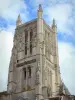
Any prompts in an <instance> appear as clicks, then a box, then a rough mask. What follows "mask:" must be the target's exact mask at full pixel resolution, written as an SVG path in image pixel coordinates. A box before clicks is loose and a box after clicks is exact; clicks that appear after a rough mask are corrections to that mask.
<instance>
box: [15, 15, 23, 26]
mask: <svg viewBox="0 0 75 100" xmlns="http://www.w3.org/2000/svg"><path fill="white" fill-rule="evenodd" d="M21 24H22V21H21V17H20V14H19V15H18V18H17V21H16V26H19V25H21Z"/></svg>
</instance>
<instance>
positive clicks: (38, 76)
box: [36, 62, 41, 84]
mask: <svg viewBox="0 0 75 100" xmlns="http://www.w3.org/2000/svg"><path fill="white" fill-rule="evenodd" d="M40 71H41V70H40V62H37V69H36V84H39V83H40Z"/></svg>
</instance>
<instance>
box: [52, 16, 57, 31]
mask: <svg viewBox="0 0 75 100" xmlns="http://www.w3.org/2000/svg"><path fill="white" fill-rule="evenodd" d="M56 28H57V26H56V23H55V19H54V18H53V21H52V29H53V31H55V32H56Z"/></svg>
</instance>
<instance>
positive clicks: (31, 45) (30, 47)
mask: <svg viewBox="0 0 75 100" xmlns="http://www.w3.org/2000/svg"><path fill="white" fill-rule="evenodd" d="M30 54H32V44H30Z"/></svg>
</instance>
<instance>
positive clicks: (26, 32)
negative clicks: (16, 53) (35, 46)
mask: <svg viewBox="0 0 75 100" xmlns="http://www.w3.org/2000/svg"><path fill="white" fill-rule="evenodd" d="M27 43H28V31H27V30H26V31H25V55H27Z"/></svg>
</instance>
